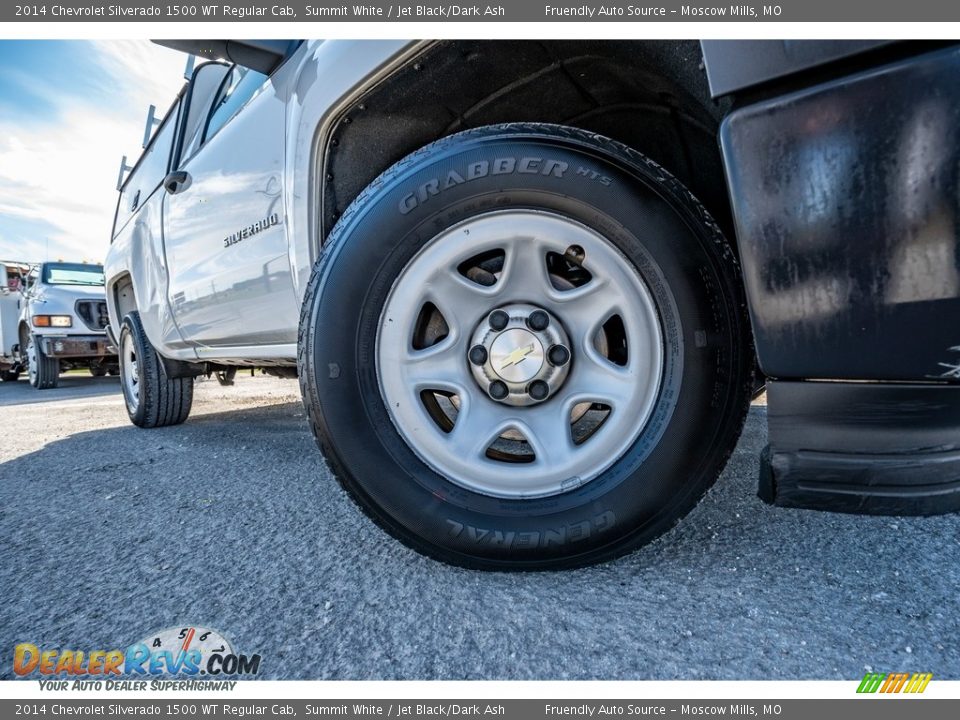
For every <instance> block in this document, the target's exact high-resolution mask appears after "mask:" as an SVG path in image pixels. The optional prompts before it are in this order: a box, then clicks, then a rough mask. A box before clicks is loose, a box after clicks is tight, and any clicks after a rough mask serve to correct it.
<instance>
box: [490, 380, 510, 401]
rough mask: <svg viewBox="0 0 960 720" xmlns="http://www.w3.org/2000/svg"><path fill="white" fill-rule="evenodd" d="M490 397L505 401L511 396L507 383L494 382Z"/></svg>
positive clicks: (491, 384) (491, 385)
mask: <svg viewBox="0 0 960 720" xmlns="http://www.w3.org/2000/svg"><path fill="white" fill-rule="evenodd" d="M489 392H490V397H492V398H493V399H494V400H503V399H504V398H506V397H507V395H509V394H510V390H508V389H507V386H506V384H505V383H502V382H500V381H499V380H494V381H493V382H492V383H490V389H489Z"/></svg>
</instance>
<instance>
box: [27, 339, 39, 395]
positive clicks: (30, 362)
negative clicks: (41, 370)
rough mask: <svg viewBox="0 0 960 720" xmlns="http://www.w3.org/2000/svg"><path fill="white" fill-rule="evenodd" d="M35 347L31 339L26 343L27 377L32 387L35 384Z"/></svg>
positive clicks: (36, 371)
mask: <svg viewBox="0 0 960 720" xmlns="http://www.w3.org/2000/svg"><path fill="white" fill-rule="evenodd" d="M37 373H38V370H37V347H36V343H34V341H33V338H30V341H29V342H28V343H27V376H28V377H29V378H30V382H31V383H32V384H34V385H36V383H37Z"/></svg>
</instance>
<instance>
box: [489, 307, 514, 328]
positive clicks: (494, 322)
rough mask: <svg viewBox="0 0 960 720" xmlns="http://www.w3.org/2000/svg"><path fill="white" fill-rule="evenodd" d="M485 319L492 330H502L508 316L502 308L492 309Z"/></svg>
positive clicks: (507, 320) (508, 318)
mask: <svg viewBox="0 0 960 720" xmlns="http://www.w3.org/2000/svg"><path fill="white" fill-rule="evenodd" d="M487 321H488V322H489V323H490V327H491V328H493V329H494V330H503V329H504V328H505V327H506V326H507V323H508V322H510V316H509V315H507V314H506V313H505V312H504V311H503V310H494V311H493V312H492V313H490V317H489V318H487Z"/></svg>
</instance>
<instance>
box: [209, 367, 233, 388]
mask: <svg viewBox="0 0 960 720" xmlns="http://www.w3.org/2000/svg"><path fill="white" fill-rule="evenodd" d="M214 375H215V376H216V378H217V382H218V383H220V384H221V385H233V382H234V379H235V378H236V377H237V369H236V368H235V367H229V368H226V369H225V370H217V371H216V372H215V373H214Z"/></svg>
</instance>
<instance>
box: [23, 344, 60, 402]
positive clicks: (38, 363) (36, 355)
mask: <svg viewBox="0 0 960 720" xmlns="http://www.w3.org/2000/svg"><path fill="white" fill-rule="evenodd" d="M27 377H29V378H30V384H31V385H33V387H35V388H36V389H37V390H48V389H50V388H55V387H56V386H57V385H58V384H59V382H60V361H59V360H57V359H56V358H51V357H47V356H46V354H44V352H43V348H42V347H41V346H40V343H39V342H38V341H37V338H36V337H35V336H34V335H31V336H30V340H29V341H28V342H27Z"/></svg>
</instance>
